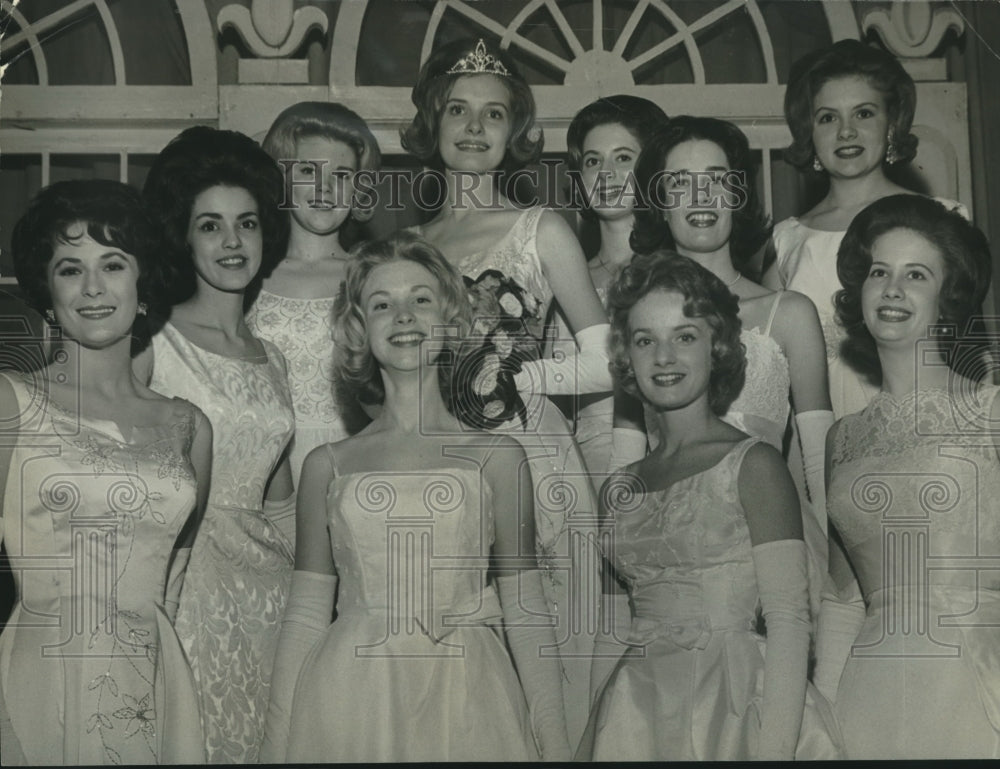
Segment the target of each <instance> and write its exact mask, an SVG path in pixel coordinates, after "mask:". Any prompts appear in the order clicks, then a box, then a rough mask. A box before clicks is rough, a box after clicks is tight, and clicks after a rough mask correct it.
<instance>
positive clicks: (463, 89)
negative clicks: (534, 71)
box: [402, 40, 611, 740]
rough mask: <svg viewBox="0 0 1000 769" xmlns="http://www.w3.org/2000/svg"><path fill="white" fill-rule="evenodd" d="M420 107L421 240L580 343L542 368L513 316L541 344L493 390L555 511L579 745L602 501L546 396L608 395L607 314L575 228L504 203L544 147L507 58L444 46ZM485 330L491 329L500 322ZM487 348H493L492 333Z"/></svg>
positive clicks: (543, 529)
mask: <svg viewBox="0 0 1000 769" xmlns="http://www.w3.org/2000/svg"><path fill="white" fill-rule="evenodd" d="M412 99H413V102H414V104H416V105H417V115H416V117H415V118H414V119H413V122H412V123H411V124H410V125H409V126H408V127H407V128H406V129H405V130H404V131H403V132H402V144H403V147H404V149H407V150H408V151H410V152H412V153H413V154H414V155H416V156H417V157H418V158H419V159H420V160H421V161H422V162H424V163H425V164H427V165H430V166H433V167H435V168H438V169H443V171H444V179H445V186H446V196H445V198H446V199H445V202H444V205H442V206H441V208H440V210H438V211H436V212H432V213H433V217H432V218H431V219H430V221H428V222H427V223H426V224H424V225H422V226H421V227H419V228H418V231H419V233H420V234H421V235H422V236H423V237H424V238H426V239H427V240H428V241H430V242H431V243H432V244H433V245H434V246H436V247H437V248H438V249H440V251H441V253H443V254H444V256H445V258H446V259H447V260H448V261H449V262H450V263H451V264H452V265H453V266H454V267H455V268H456V269H458V270H459V271H460V272H461V273H462V274H463V275H465V276H466V277H467V278H468V279H469V280H470V281H473V282H475V281H477V280H479V278H480V277H482V276H484V275H489V274H490V273H497V274H498V275H495V276H494V277H498V285H500V286H506V285H510V282H511V281H512V282H513V283H515V284H516V285H517V286H518V288H519V293H520V294H521V295H522V296H524V297H526V298H527V304H528V305H529V306H531V307H532V308H534V310H535V313H532V314H533V315H534V314H536V313H537V318H538V319H544V318H545V317H546V315H547V313H548V310H549V307H550V306H551V304H552V303H553V301H554V300H556V301H558V302H559V304H560V306H561V308H562V311H563V313H564V315H565V318H566V320H567V321H568V323H569V327H570V329H571V330H572V331H573V332H574V334H575V338H573V339H567V340H563V344H562V345H561V353H562V354H561V355H560V358H561V359H559V360H557V359H556V357H555V356H553V357H542V356H541V355H540V354H539V352H538V351H540V350H541V347H542V342H543V340H544V335H541V336H539V337H537V338H536V337H534V336H533V335H532V332H533V331H535V332H537V331H538V330H539V326H540V324H537V325H536V324H533V323H532V322H530V320H528V319H524V321H525V322H523V323H516V321H517V320H519V319H515V325H518V326H519V330H518V331H517V332H516V335H517V336H518V338H519V341H524V342H529V343H530V344H533V345H534V347H535V349H536V352H535V354H534V355H532V356H531V358H533V359H531V360H525V359H524V356H513V355H509V356H505V358H504V363H503V366H504V367H503V369H502V371H501V377H499V378H498V379H497V382H498V390H501V391H505V392H510V391H512V390H515V389H516V391H517V394H519V396H520V398H521V399H522V400H523V403H524V408H523V409H517V408H515V409H513V411H515V412H517V413H519V414H521V415H522V418H521V419H510V420H508V421H506V422H503V423H502V424H499V425H497V424H496V423H494V425H495V427H494V429H496V430H499V431H503V432H506V433H508V434H509V435H511V436H512V437H514V438H515V439H516V440H518V441H519V442H520V443H521V444H522V445H523V446H524V448H525V449H526V451H527V452H528V461H529V462H530V464H531V472H532V483H533V484H534V486H535V489H536V492H537V494H538V498H539V500H543V501H544V502H545V503H546V504H539V505H538V507H537V508H536V524H537V527H538V533H539V538H538V539H539V544H538V553H539V557H540V559H541V560H542V562H543V564H544V565H545V566H546V569H547V579H546V580H545V587H546V598H547V599H548V603H549V610H550V612H551V614H552V615H553V616H554V617H555V618H556V620H557V621H558V623H559V625H558V635H559V636H560V637H565V638H567V639H568V640H567V642H566V643H565V644H564V645H563V646H562V647H561V649H560V654H564V655H565V656H563V658H562V664H563V668H564V673H565V676H566V679H567V682H566V684H565V685H564V687H563V690H564V694H565V704H566V709H567V721H568V722H569V731H570V738H571V739H572V740H576V738H577V737H578V736H579V734H580V732H581V731H582V729H583V724H584V721H585V720H586V716H587V707H586V706H587V688H588V685H589V667H590V662H589V659H588V658H589V655H590V653H591V651H592V648H593V634H592V631H591V628H593V627H594V623H593V618H594V616H595V614H596V610H597V602H598V600H599V596H598V594H597V591H596V590H595V589H594V586H595V585H596V578H595V577H594V576H593V575H594V573H595V572H596V570H597V567H598V562H597V554H596V552H595V551H594V550H593V547H592V545H591V544H590V537H591V535H592V533H593V523H592V521H593V514H594V512H595V509H596V499H595V497H594V491H593V488H592V486H591V484H590V482H589V479H588V477H587V469H586V467H585V465H584V463H583V458H582V456H581V455H580V451H579V449H578V448H577V446H576V444H575V443H574V441H573V435H572V433H573V431H572V428H571V427H570V426H569V425H568V424H567V423H566V420H565V419H564V418H563V416H562V414H561V412H560V411H559V409H558V408H557V407H556V405H555V404H554V403H553V402H552V401H550V400H549V399H548V397H547V396H548V395H554V394H563V395H578V394H580V393H590V392H601V393H608V392H610V390H611V377H610V375H609V374H608V371H607V352H606V349H605V345H606V341H607V332H608V325H607V317H606V316H605V314H604V309H603V308H602V306H601V302H600V299H599V298H598V296H597V293H596V292H595V290H594V286H593V284H592V283H591V281H590V277H589V276H588V274H587V265H586V262H585V260H584V258H583V252H582V250H581V249H580V244H579V243H578V242H577V240H576V236H575V235H574V234H573V231H572V230H571V229H570V227H569V225H568V224H567V223H566V221H565V220H564V219H562V218H561V217H560V216H559V215H558V214H556V213H554V212H552V211H546V210H545V209H544V208H541V207H539V206H535V207H532V208H527V209H521V208H518V207H517V206H516V205H515V204H514V203H513V202H512V201H511V199H510V198H509V197H507V195H505V194H504V193H505V192H507V191H509V190H507V186H508V185H507V184H506V180H507V177H509V176H511V175H513V174H515V172H517V171H519V170H521V169H523V168H524V167H525V166H527V165H528V164H530V163H532V162H534V161H536V160H537V159H538V157H539V155H540V154H541V150H542V143H543V138H542V132H541V129H540V128H539V127H538V126H536V125H535V102H534V97H533V95H532V92H531V88H530V87H529V86H528V83H527V81H526V80H525V79H524V77H523V76H522V75H521V73H520V72H519V71H518V69H517V67H516V66H515V64H514V62H513V60H512V59H511V57H510V56H509V55H508V54H507V53H506V52H505V51H504V50H502V49H501V48H500V47H499V46H497V45H496V44H495V43H493V42H488V41H485V40H478V41H475V40H457V41H455V42H453V43H450V44H449V45H445V46H442V47H440V48H439V49H437V50H435V51H434V52H433V53H432V54H431V56H430V58H429V59H427V61H426V62H425V63H424V66H423V67H422V68H421V70H420V75H419V76H418V78H417V82H416V84H415V85H414V87H413V93H412ZM496 299H497V300H498V301H499V300H501V299H502V294H501V295H498V296H497V297H496ZM509 304H510V303H509V302H508V306H509ZM501 306H502V305H501ZM485 320H486V321H487V325H488V326H492V325H493V323H491V322H490V321H495V319H485ZM505 333H506V332H505ZM485 337H486V338H485V339H484V348H488V347H489V346H490V345H493V344H494V342H495V339H496V336H491V335H485ZM501 346H502V345H501ZM527 346H528V345H525V344H522V345H519V349H522V350H523V349H525V348H526V347H527ZM490 352H491V351H489V350H486V355H487V356H488V355H489V353H490ZM515 361H516V362H515ZM487 384H493V379H492V377H490V381H488V382H487ZM491 395H492V394H487V397H484V398H483V399H482V403H483V405H484V407H485V408H486V409H490V408H492V407H493V405H494V404H496V402H497V400H498V399H495V398H493V397H490V396H491ZM504 413H508V412H507V411H506V410H504ZM525 415H530V417H531V418H530V419H528V418H526V417H525ZM483 416H484V417H486V418H487V419H488V417H489V415H488V414H484V415H483ZM497 421H499V420H497ZM574 553H575V554H576V555H573V554H574ZM583 586H586V588H585V589H584V588H583ZM578 591H579V592H578ZM574 614H575V616H573V615H574Z"/></svg>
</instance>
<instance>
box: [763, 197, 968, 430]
mask: <svg viewBox="0 0 1000 769" xmlns="http://www.w3.org/2000/svg"><path fill="white" fill-rule="evenodd" d="M935 200H937V201H938V202H939V203H943V204H944V205H945V206H947V207H948V208H949V209H952V210H956V211H958V212H959V213H961V214H962V216H964V217H965V218H966V219H968V218H969V214H968V211H967V210H966V208H965V206H963V205H962V204H961V203H958V202H957V201H954V200H948V199H947V198H935ZM846 232H847V231H846V230H815V229H813V228H812V227H808V226H806V225H805V224H803V223H802V222H800V221H799V220H798V219H797V218H796V217H794V216H790V217H789V218H787V219H784V220H783V221H780V222H778V223H777V224H776V225H775V226H774V233H773V235H772V239H773V241H774V250H775V255H776V256H775V258H776V261H775V269H776V270H777V272H778V280H779V282H780V283H781V287H782V288H785V289H788V290H791V291H798V292H799V293H801V294H805V295H806V296H808V297H809V298H810V299H812V302H813V304H814V305H816V311H817V312H818V313H819V320H820V324H821V325H822V327H823V340H824V342H825V343H826V363H827V371H828V374H829V380H830V402H831V403H832V404H833V416H834V418H835V419H840V418H841V417H842V416H844V415H845V414H853V413H854V412H856V411H860V410H861V409H863V408H864V407H865V406H866V405H868V402H869V401H871V399H872V398H874V397H875V393H877V392H878V391H879V388H878V385H877V384H874V383H872V382H871V381H870V380H869V379H868V378H867V377H865V376H864V375H862V374H859V373H858V372H856V371H855V370H854V369H852V368H851V367H850V366H848V365H847V363H845V362H844V360H843V358H841V357H840V345H841V343H842V342H843V341H844V339H845V338H846V337H847V332H846V331H844V329H843V328H842V327H841V326H840V324H838V323H837V320H836V318H835V316H834V309H835V306H834V295H835V294H836V293H837V291H839V290H840V289H841V285H840V278H839V277H838V276H837V249H838V248H840V242H841V241H842V240H843V239H844V235H845V234H846Z"/></svg>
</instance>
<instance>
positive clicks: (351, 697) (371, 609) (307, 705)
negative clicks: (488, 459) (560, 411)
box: [287, 452, 538, 763]
mask: <svg viewBox="0 0 1000 769" xmlns="http://www.w3.org/2000/svg"><path fill="white" fill-rule="evenodd" d="M331 454H332V452H331ZM327 521H328V524H329V529H330V542H331V547H332V549H333V557H334V563H335V565H336V568H337V574H338V576H339V578H340V582H339V588H338V598H337V619H336V621H334V623H333V624H332V625H330V627H329V629H328V630H327V632H326V634H325V636H324V637H323V638H322V639H321V640H320V641H319V642H317V644H316V645H315V646H314V647H313V649H312V651H311V652H310V653H309V655H308V656H307V657H306V659H305V662H304V664H303V667H302V672H301V673H300V674H299V677H298V684H297V686H296V689H295V696H294V700H293V703H292V712H291V726H290V731H289V736H288V753H287V758H288V760H289V761H293V762H324V763H325V762H330V761H334V762H339V761H359V762H370V761H380V762H381V761H435V762H437V761H523V760H537V755H538V754H537V752H536V749H535V744H534V740H533V738H532V736H531V728H530V725H529V720H528V713H527V708H526V705H525V701H524V694H523V692H522V691H521V687H520V684H519V682H518V680H517V676H516V674H515V672H514V666H513V664H512V662H511V659H510V657H509V656H508V653H507V650H506V649H505V647H504V644H503V641H502V640H501V638H499V637H498V635H497V633H496V631H495V630H494V629H493V628H492V627H490V624H495V623H497V622H499V621H500V620H501V618H502V613H501V610H500V603H499V600H498V599H497V595H496V593H495V592H494V589H493V587H492V586H487V585H486V582H485V580H486V572H485V571H484V566H485V565H486V564H488V557H489V553H490V549H491V547H492V543H493V509H492V492H491V489H490V487H489V485H488V484H486V483H484V482H482V481H481V478H480V473H479V470H478V469H476V470H472V469H465V468H442V469H439V470H429V471H421V472H419V473H406V472H402V471H393V472H383V471H372V472H355V473H347V474H346V475H342V476H337V477H334V478H333V479H332V480H331V482H330V486H329V490H328V493H327Z"/></svg>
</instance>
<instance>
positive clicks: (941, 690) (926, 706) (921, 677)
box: [835, 586, 1000, 759]
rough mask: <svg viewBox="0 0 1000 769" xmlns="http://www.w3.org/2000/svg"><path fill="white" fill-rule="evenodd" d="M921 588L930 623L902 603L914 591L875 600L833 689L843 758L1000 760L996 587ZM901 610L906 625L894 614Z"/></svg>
mask: <svg viewBox="0 0 1000 769" xmlns="http://www.w3.org/2000/svg"><path fill="white" fill-rule="evenodd" d="M925 589H927V590H928V591H929V595H930V598H931V601H930V612H929V613H928V614H927V615H926V616H927V619H929V620H930V621H929V622H927V623H926V624H924V623H921V624H920V625H918V623H917V622H916V621H915V619H916V618H915V617H913V614H912V613H910V612H906V611H905V609H904V608H903V606H902V604H903V603H904V602H905V603H908V604H910V607H912V603H911V602H910V601H907V594H909V596H910V597H911V598H912V597H913V591H912V590H906V589H904V588H896V589H895V590H889V591H879V592H877V593H875V595H874V596H873V597H872V599H871V605H870V607H869V611H868V616H867V617H866V618H865V623H864V625H863V626H862V628H861V632H860V633H859V634H858V638H857V640H856V641H855V643H854V647H853V648H852V653H851V656H850V658H849V659H848V661H847V665H846V667H845V668H844V672H843V675H842V676H841V679H840V687H839V688H838V691H837V703H836V707H835V712H836V714H837V718H838V720H839V721H840V724H841V729H842V731H843V735H844V745H845V748H846V750H847V755H848V758H851V759H867V758H873V759H882V758H884V759H905V758H916V759H933V758H997V757H1000V600H998V599H997V598H996V597H994V596H995V595H996V591H987V590H982V591H975V590H972V589H965V588H946V587H942V586H931V587H930V588H926V587H925ZM977 593H978V595H977ZM904 614H910V617H911V622H909V623H907V624H908V625H909V627H904V626H903V624H902V623H900V622H894V621H893V620H894V619H895V620H898V619H899V618H900V617H901V616H903V615H904ZM949 625H950V626H949Z"/></svg>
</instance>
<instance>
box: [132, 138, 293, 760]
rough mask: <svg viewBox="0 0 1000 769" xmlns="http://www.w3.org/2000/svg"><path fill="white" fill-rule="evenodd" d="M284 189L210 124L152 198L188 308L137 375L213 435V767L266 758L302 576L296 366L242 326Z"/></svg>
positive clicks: (204, 608)
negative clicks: (277, 666) (282, 637)
mask: <svg viewBox="0 0 1000 769" xmlns="http://www.w3.org/2000/svg"><path fill="white" fill-rule="evenodd" d="M283 185H284V179H283V178H282V174H281V171H280V170H279V168H278V165H277V164H276V163H275V162H274V160H273V159H272V158H271V157H270V156H269V155H268V154H267V153H266V152H264V150H262V149H261V148H260V147H259V146H258V145H257V144H256V142H254V141H253V140H252V139H250V138H249V137H248V136H244V135H243V134H240V133H237V132H235V131H223V130H218V129H214V128H208V127H205V126H198V127H195V128H189V129H187V130H185V131H184V132H182V133H181V134H180V135H178V136H177V137H176V138H175V139H173V140H172V141H171V142H170V143H169V144H168V145H167V146H166V147H164V149H163V150H162V151H161V152H160V154H159V155H158V156H157V157H156V160H155V161H154V162H153V166H152V168H151V169H150V171H149V175H148V176H147V178H146V185H145V187H144V189H143V198H144V199H145V202H146V204H147V206H148V208H149V210H150V212H151V213H152V215H153V216H154V217H155V218H156V219H157V221H158V224H159V229H160V234H161V238H162V242H163V244H164V245H163V247H164V248H165V249H166V256H167V258H168V259H169V260H170V261H171V263H172V267H173V269H174V274H175V279H174V282H173V292H172V295H173V297H174V300H175V302H176V303H175V304H174V306H173V308H172V309H171V312H170V319H169V320H168V321H167V322H166V323H165V324H164V325H163V328H162V329H161V330H160V331H159V332H158V333H157V334H156V335H155V336H154V337H153V342H152V344H151V345H150V347H149V349H147V350H146V351H145V352H144V353H143V354H142V355H140V356H139V357H138V358H136V361H135V369H136V374H137V376H139V377H140V379H141V380H142V381H144V382H149V386H150V387H152V388H153V389H155V390H157V391H159V392H162V393H164V394H168V395H179V396H182V397H185V398H187V399H188V400H190V401H191V402H193V403H195V404H197V405H198V406H199V407H200V408H201V409H202V410H203V411H204V412H205V413H206V414H207V415H208V418H209V419H210V420H211V421H212V426H213V427H214V428H215V440H214V445H213V466H212V487H211V495H210V497H209V501H208V507H207V509H206V511H205V517H204V520H203V521H202V525H201V528H200V529H199V531H198V536H197V538H196V539H195V542H194V547H193V548H192V551H191V561H190V565H189V567H188V572H187V576H186V577H185V583H184V592H183V594H182V596H181V605H180V609H179V610H178V614H177V630H178V635H180V637H181V640H182V641H183V643H184V645H185V649H186V650H187V652H188V657H189V658H190V660H191V665H192V667H193V669H194V671H195V676H196V678H197V681H198V686H199V690H200V693H201V717H202V723H203V725H204V732H205V740H206V742H205V750H206V754H207V757H208V760H209V762H210V763H219V762H230V763H253V762H255V761H256V760H257V751H258V748H259V746H260V741H261V728H262V725H263V721H264V713H265V710H266V708H267V689H268V683H269V681H270V677H271V663H272V661H273V659H274V649H275V646H276V644H277V640H278V623H279V622H280V621H281V615H282V612H283V611H284V606H285V598H286V596H287V592H288V583H289V580H290V578H291V573H292V553H293V549H294V534H293V531H294V521H295V494H294V488H293V483H292V475H291V471H290V469H289V464H288V459H287V456H286V447H287V445H288V442H289V439H290V438H291V437H292V432H293V430H294V424H295V422H294V416H293V412H292V401H291V394H290V392H289V388H288V377H287V372H286V367H285V361H284V358H283V357H282V355H281V353H280V352H279V351H278V348H277V347H275V346H274V345H273V344H272V343H271V342H268V341H265V340H261V339H258V338H257V337H255V336H253V334H252V333H251V332H250V329H249V328H248V327H247V324H246V321H245V320H244V317H243V312H244V303H245V296H246V293H247V290H248V288H249V287H250V285H251V284H252V283H254V282H255V281H258V280H259V279H260V276H261V274H262V273H264V272H266V271H267V270H269V269H271V268H272V267H273V266H274V264H276V263H277V261H278V260H279V259H281V257H282V256H284V253H285V246H286V243H287V240H288V214H287V212H285V211H281V210H279V203H280V202H281V197H282V188H283Z"/></svg>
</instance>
